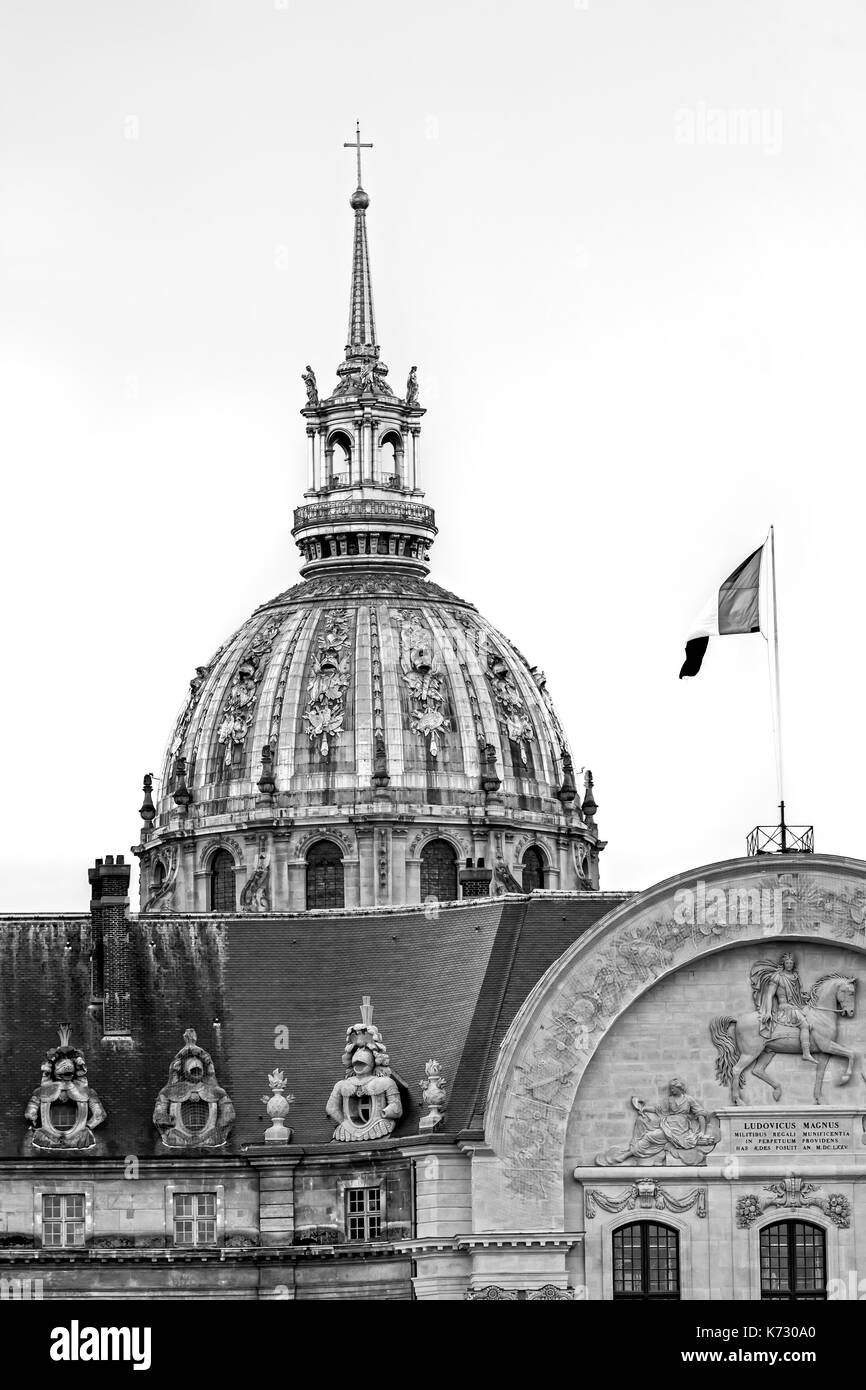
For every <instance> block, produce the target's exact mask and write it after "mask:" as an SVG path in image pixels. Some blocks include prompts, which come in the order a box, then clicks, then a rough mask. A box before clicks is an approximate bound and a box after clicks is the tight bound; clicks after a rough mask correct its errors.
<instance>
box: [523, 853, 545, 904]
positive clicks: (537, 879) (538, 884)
mask: <svg viewBox="0 0 866 1390" xmlns="http://www.w3.org/2000/svg"><path fill="white" fill-rule="evenodd" d="M544 870H545V861H544V855H543V854H542V853H541V850H540V849H536V847H535V845H530V846H529V849H528V850H527V851H526V853H525V854H524V856H523V891H524V893H535V892H537V891H538V889H539V888H543V887H544Z"/></svg>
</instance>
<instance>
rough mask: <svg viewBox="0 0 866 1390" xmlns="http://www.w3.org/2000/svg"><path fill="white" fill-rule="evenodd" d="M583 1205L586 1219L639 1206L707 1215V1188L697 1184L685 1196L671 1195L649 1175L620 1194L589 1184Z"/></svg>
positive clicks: (641, 1207) (589, 1219) (656, 1209)
mask: <svg viewBox="0 0 866 1390" xmlns="http://www.w3.org/2000/svg"><path fill="white" fill-rule="evenodd" d="M584 1207H585V1210H586V1219H587V1221H593V1220H595V1217H596V1215H597V1213H598V1212H599V1211H610V1212H620V1211H634V1210H635V1208H636V1207H638V1208H640V1209H641V1210H642V1211H675V1212H680V1213H682V1212H687V1211H692V1210H694V1213H695V1216H701V1217H704V1216H706V1214H707V1189H706V1188H705V1187H695V1188H692V1191H691V1192H688V1193H686V1195H685V1197H672V1196H671V1194H670V1193H669V1192H668V1191H667V1189H666V1188H664V1187H660V1186H659V1184H658V1183H657V1182H654V1181H653V1180H652V1179H651V1178H648V1179H645V1180H644V1181H641V1182H634V1183H632V1185H631V1187H627V1188H626V1189H625V1191H624V1192H621V1193H620V1195H619V1196H618V1197H614V1195H613V1194H612V1193H610V1192H601V1191H599V1189H598V1188H595V1187H588V1188H587V1189H586V1192H585V1194H584Z"/></svg>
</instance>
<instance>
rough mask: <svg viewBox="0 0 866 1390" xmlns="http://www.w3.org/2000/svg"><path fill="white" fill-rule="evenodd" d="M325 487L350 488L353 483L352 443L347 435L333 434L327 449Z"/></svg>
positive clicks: (323, 482)
mask: <svg viewBox="0 0 866 1390" xmlns="http://www.w3.org/2000/svg"><path fill="white" fill-rule="evenodd" d="M325 472H326V476H325V477H324V478H323V479H322V484H323V486H324V487H348V486H349V484H350V483H351V481H352V441H351V440H350V438H349V436H348V435H347V434H342V433H338V434H332V435H331V438H330V439H329V440H328V443H327V445H326V448H325Z"/></svg>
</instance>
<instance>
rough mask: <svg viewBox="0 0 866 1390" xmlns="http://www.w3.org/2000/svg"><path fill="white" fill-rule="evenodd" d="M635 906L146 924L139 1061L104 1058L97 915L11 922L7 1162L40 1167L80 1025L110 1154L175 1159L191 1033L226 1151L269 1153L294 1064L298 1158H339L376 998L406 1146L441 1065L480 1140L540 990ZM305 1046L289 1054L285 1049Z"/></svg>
mask: <svg viewBox="0 0 866 1390" xmlns="http://www.w3.org/2000/svg"><path fill="white" fill-rule="evenodd" d="M629 896H630V895H629V894H627V893H622V894H614V893H586V894H575V895H565V894H561V895H560V894H551V895H545V894H541V895H534V896H525V897H524V896H522V895H514V896H507V897H501V898H492V899H486V900H483V901H480V902H478V903H467V904H463V905H454V906H451V907H443V908H440V909H439V912H438V914H437V915H436V916H435V917H433V916H430V915H427V914H425V912H424V910H423V909H416V910H412V909H406V910H394V909H391V910H389V911H386V912H374V911H367V912H361V913H351V912H344V913H335V914H334V915H333V916H329V915H318V914H316V915H311V914H299V915H297V916H289V917H265V918H257V917H251V916H245V917H241V916H231V917H214V916H208V917H183V918H159V917H152V918H132V919H131V920H130V965H131V978H132V1020H133V1022H132V1031H133V1045H132V1047H131V1048H130V1047H126V1048H118V1047H117V1046H115V1045H112V1044H107V1043H104V1042H102V1039H101V1034H102V1029H101V1010H100V1009H99V1008H98V1007H96V1008H94V1007H93V1006H91V1005H90V959H89V957H90V949H91V936H90V920H89V918H88V917H86V916H79V915H70V916H58V915H54V916H51V917H47V916H46V917H26V918H25V917H3V918H0V1155H2V1156H6V1157H12V1156H16V1157H17V1156H21V1155H24V1154H29V1153H31V1152H32V1151H31V1150H30V1148H29V1145H28V1144H27V1130H26V1126H25V1124H24V1122H23V1111H24V1107H25V1105H26V1103H27V1101H28V1099H29V1097H30V1095H31V1094H32V1092H33V1091H34V1090H35V1089H36V1087H37V1085H38V1084H39V1080H40V1073H39V1065H40V1062H41V1060H42V1056H43V1053H44V1052H45V1050H46V1049H47V1048H49V1047H52V1046H54V1045H55V1044H56V1042H57V1027H58V1025H59V1024H61V1023H69V1024H71V1026H72V1041H73V1042H74V1043H76V1044H77V1045H78V1046H80V1047H81V1048H82V1049H83V1051H84V1053H85V1056H86V1059H87V1064H88V1074H89V1078H90V1082H91V1085H92V1086H93V1087H94V1089H95V1090H96V1091H97V1092H98V1094H99V1097H100V1099H101V1101H102V1103H103V1105H104V1106H105V1109H106V1111H107V1113H108V1119H107V1121H106V1123H105V1124H104V1125H103V1126H102V1127H101V1128H100V1129H99V1130H98V1131H97V1133H98V1135H99V1139H100V1144H99V1148H98V1153H99V1154H102V1155H106V1156H109V1155H116V1156H120V1155H123V1156H125V1155H128V1154H137V1155H139V1156H142V1157H165V1158H166V1159H167V1160H168V1161H170V1162H175V1161H176V1159H177V1156H178V1155H177V1153H176V1152H170V1151H168V1150H166V1149H164V1148H163V1147H162V1145H161V1144H160V1142H159V1138H158V1135H157V1133H156V1131H155V1129H154V1127H153V1123H152V1114H153V1106H154V1103H155V1101H156V1097H157V1094H158V1092H159V1090H160V1089H161V1087H162V1086H163V1085H164V1084H165V1082H166V1079H167V1076H168V1068H169V1064H170V1062H171V1060H172V1058H173V1056H174V1054H175V1052H176V1051H177V1050H178V1048H179V1047H181V1046H182V1043H183V1032H184V1029H185V1028H188V1027H192V1028H195V1030H196V1032H197V1034H198V1041H199V1043H200V1044H201V1045H202V1046H203V1047H206V1048H207V1049H208V1050H209V1051H210V1052H211V1054H212V1056H213V1060H214V1064H215V1068H216V1075H217V1079H218V1081H219V1083H220V1085H222V1086H223V1087H225V1089H226V1090H227V1091H228V1093H229V1095H230V1096H231V1098H232V1101H233V1102H234V1105H235V1109H236V1111H237V1121H236V1124H235V1128H234V1133H233V1136H232V1139H231V1142H230V1144H229V1146H228V1148H227V1150H223V1151H222V1152H223V1153H226V1152H228V1153H237V1152H238V1151H239V1149H240V1147H241V1145H242V1144H244V1143H257V1142H261V1140H262V1137H263V1134H264V1130H265V1128H266V1127H267V1124H268V1119H267V1117H266V1115H265V1111H264V1105H263V1103H262V1100H261V1097H262V1095H263V1094H264V1093H265V1092H266V1091H267V1090H268V1086H267V1076H268V1072H270V1071H273V1069H274V1067H275V1066H280V1067H282V1068H283V1070H284V1071H285V1072H286V1074H287V1076H288V1083H289V1084H288V1090H289V1092H290V1093H292V1094H293V1095H294V1097H295V1104H294V1105H293V1107H292V1113H291V1116H290V1119H289V1124H290V1125H291V1126H292V1128H293V1130H294V1142H295V1143H297V1144H302V1145H307V1144H309V1145H317V1144H325V1143H327V1142H328V1141H329V1140H330V1138H331V1135H332V1131H333V1127H332V1125H331V1123H330V1121H329V1120H328V1118H327V1117H326V1115H325V1111H324V1107H325V1103H326V1101H327V1098H328V1095H329V1093H330V1090H331V1087H332V1086H333V1084H334V1082H335V1081H337V1080H339V1079H341V1077H342V1075H343V1070H342V1067H341V1063H340V1055H341V1053H342V1050H343V1045H344V1040H345V1033H346V1028H347V1027H348V1026H349V1024H351V1023H354V1022H357V1021H359V1020H360V1000H361V996H362V995H363V994H369V995H370V996H371V998H372V1002H373V1006H374V1010H375V1012H374V1022H376V1023H377V1024H378V1026H379V1027H380V1028H381V1030H382V1033H383V1035H384V1039H385V1043H386V1046H387V1048H388V1052H389V1054H390V1058H391V1065H392V1068H393V1070H394V1072H395V1073H396V1075H397V1077H398V1079H400V1080H402V1081H403V1082H405V1083H406V1087H407V1093H405V1094H404V1105H405V1110H404V1116H403V1119H402V1120H401V1121H400V1123H399V1125H398V1127H397V1129H396V1130H395V1137H400V1136H401V1135H410V1134H416V1133H417V1131H418V1120H419V1118H420V1114H421V1112H422V1107H421V1106H420V1094H419V1079H420V1078H421V1077H423V1075H424V1063H425V1062H426V1061H427V1059H428V1058H429V1057H436V1058H437V1059H438V1060H439V1062H440V1064H441V1066H442V1070H443V1072H444V1074H445V1076H446V1078H447V1080H448V1083H449V1102H448V1115H447V1128H448V1130H449V1132H457V1131H460V1130H463V1129H467V1128H473V1127H479V1126H480V1124H481V1123H482V1121H483V1098H484V1095H485V1092H486V1088H487V1084H488V1082H489V1078H490V1074H491V1071H492V1067H493V1065H494V1064H495V1059H496V1051H497V1048H498V1046H499V1043H500V1042H501V1039H502V1036H503V1034H504V1033H505V1030H506V1029H507V1027H508V1025H509V1023H510V1022H511V1020H512V1018H513V1017H514V1015H515V1013H516V1012H517V1010H518V1009H519V1008H520V1005H521V1004H522V1003H523V1000H524V999H525V998H526V996H527V994H528V993H529V991H530V990H531V989H532V987H533V985H534V984H535V983H536V981H537V980H538V979H539V978H540V977H541V975H543V974H544V972H545V971H546V970H547V968H548V966H549V965H551V964H552V962H553V961H554V960H555V959H556V958H557V957H558V956H559V955H561V954H562V952H563V951H564V950H565V949H566V947H567V946H568V945H569V944H570V943H571V942H572V941H574V940H575V939H576V937H578V936H579V935H581V934H582V932H584V931H586V930H587V929H588V928H589V927H590V926H592V925H593V924H594V923H595V922H596V921H598V920H599V919H600V918H601V917H602V916H604V915H605V914H606V913H607V912H609V911H612V910H613V909H614V908H615V907H616V906H618V904H619V903H620V902H622V901H624V900H625V899H626V898H628V897H629ZM286 1028H287V1029H288V1032H289V1048H288V1051H286V1050H283V1049H281V1048H279V1047H277V1046H275V1043H276V1042H277V1041H279V1040H280V1039H281V1038H282V1037H283V1036H284V1035H283V1031H282V1030H284V1029H286Z"/></svg>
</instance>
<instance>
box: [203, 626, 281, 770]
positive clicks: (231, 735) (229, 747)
mask: <svg viewBox="0 0 866 1390" xmlns="http://www.w3.org/2000/svg"><path fill="white" fill-rule="evenodd" d="M281 627H282V620H279V621H278V620H277V619H276V618H270V619H269V620H268V622H266V623H265V625H264V627H263V628H261V629H260V630H259V632H257V633H256V635H255V637H254V638H253V640H252V642H251V643H250V645H249V646H248V647H247V649H246V651H245V652H244V657H243V660H242V661H241V664H240V666H239V667H238V669H237V671H236V672H235V674H234V676H233V677H232V683H231V689H230V690H229V694H228V699H227V700H226V702H225V705H224V706H223V714H222V719H221V721H220V726H219V728H218V729H217V740H218V742H220V743H221V744H223V745H224V747H225V760H224V761H225V765H226V767H231V764H232V754H233V752H234V749H235V747H236V746H239V745H243V743H244V740H245V739H246V736H247V732H248V730H249V727H250V725H251V724H252V722H253V712H254V709H255V700H256V695H257V693H258V688H259V681H260V680H261V678H262V675H263V665H262V662H263V658H264V657H266V656H267V655H268V654H269V653H270V650H271V648H272V647H273V645H274V638H275V637H276V635H277V633H278V632H279V630H280V628H281Z"/></svg>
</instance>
